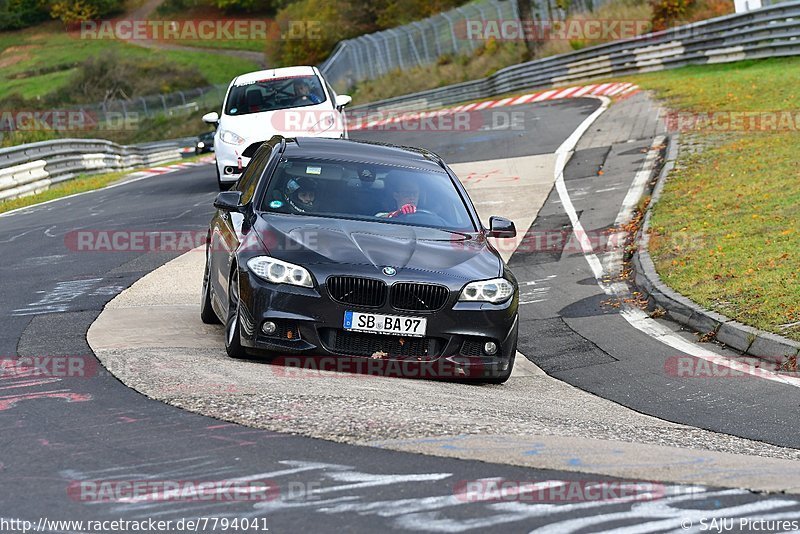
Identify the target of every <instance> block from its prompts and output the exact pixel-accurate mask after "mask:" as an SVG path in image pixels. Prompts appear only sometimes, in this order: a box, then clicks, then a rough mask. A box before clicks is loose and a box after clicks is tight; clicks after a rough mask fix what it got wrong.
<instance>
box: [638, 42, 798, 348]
mask: <svg viewBox="0 0 800 534" xmlns="http://www.w3.org/2000/svg"><path fill="white" fill-rule="evenodd" d="M630 81H634V82H636V83H638V84H639V85H640V86H641V87H643V88H645V89H652V90H654V91H655V92H656V94H657V96H659V97H660V98H663V99H664V100H665V101H666V103H667V104H668V105H669V106H670V107H672V108H673V109H677V110H683V111H686V112H691V113H696V114H701V115H699V117H700V118H702V117H703V115H702V114H706V113H717V114H718V115H716V117H721V122H718V123H716V124H717V125H718V126H716V127H713V128H710V130H711V131H708V130H709V129H708V128H707V129H705V131H696V130H691V129H690V131H687V132H683V133H682V139H683V140H682V143H681V144H682V145H683V146H682V150H681V152H680V155H679V161H678V162H677V165H676V167H675V169H674V170H673V171H672V173H671V174H670V176H669V179H668V180H667V182H666V184H665V187H664V192H663V195H662V197H661V199H660V200H659V202H658V203H657V204H656V205H655V206H654V207H653V215H652V228H651V245H650V252H651V254H652V256H653V259H654V261H655V264H656V269H657V270H658V273H659V275H660V276H661V278H662V279H663V280H664V282H665V283H666V284H667V285H669V286H670V287H672V288H673V289H675V290H677V291H678V292H680V293H682V294H684V295H686V296H687V297H689V298H690V299H692V300H694V301H695V302H697V303H699V304H701V305H703V306H705V307H706V308H708V309H711V310H714V311H717V312H719V313H722V314H724V315H726V316H728V317H731V318H733V319H735V320H738V321H740V322H743V323H746V324H749V325H751V326H754V327H756V328H760V329H763V330H768V331H771V332H775V333H778V334H781V335H784V336H786V337H789V338H792V339H795V340H800V280H798V276H799V275H800V217H798V216H797V213H798V212H797V206H798V205H800V160H798V157H797V154H798V153H799V152H800V131H799V130H798V129H800V113H798V109H800V106H799V104H800V91H798V90H797V89H796V88H797V87H798V86H799V85H798V84H800V58H781V59H770V60H762V61H747V62H739V63H731V64H725V65H714V66H710V65H706V66H703V67H690V68H684V69H679V70H671V71H663V72H659V73H658V74H649V75H643V76H638V77H635V78H632V79H630ZM726 112H760V113H763V114H765V115H762V116H763V117H772V118H775V124H777V125H780V124H781V120H782V119H781V117H783V121H784V122H783V125H784V128H776V129H773V130H766V131H747V130H746V129H744V128H739V129H737V130H734V128H726V127H725V124H726V117H728V116H727V115H726V114H725V113H726ZM783 112H790V113H783ZM695 117H697V115H695ZM787 117H793V118H794V120H793V121H789V122H787V120H786V118H787ZM686 124H688V123H686Z"/></svg>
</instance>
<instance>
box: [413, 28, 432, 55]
mask: <svg viewBox="0 0 800 534" xmlns="http://www.w3.org/2000/svg"><path fill="white" fill-rule="evenodd" d="M412 24H413V25H414V27H415V28H417V30H419V36H420V41H422V53H423V54H425V61H426V62H427V61H430V60H431V54H430V52H429V51H428V39H427V38H426V37H425V28H424V27H423V26H422V24H420V23H419V22H412ZM409 35H410V34H409ZM409 38H410V37H409ZM416 50H417V49H416V48H414V51H415V52H416Z"/></svg>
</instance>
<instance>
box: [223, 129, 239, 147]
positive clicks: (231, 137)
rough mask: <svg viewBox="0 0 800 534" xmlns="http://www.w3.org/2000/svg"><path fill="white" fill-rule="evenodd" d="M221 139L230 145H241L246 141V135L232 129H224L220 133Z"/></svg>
mask: <svg viewBox="0 0 800 534" xmlns="http://www.w3.org/2000/svg"><path fill="white" fill-rule="evenodd" d="M219 139H220V141H222V142H223V143H228V144H229V145H241V144H243V143H244V137H241V136H238V135H236V134H235V133H233V132H232V131H230V130H222V131H221V132H220V133H219Z"/></svg>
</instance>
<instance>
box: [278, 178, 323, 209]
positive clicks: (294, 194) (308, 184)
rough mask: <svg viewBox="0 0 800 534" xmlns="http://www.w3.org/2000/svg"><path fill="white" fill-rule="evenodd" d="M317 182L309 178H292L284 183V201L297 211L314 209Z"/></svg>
mask: <svg viewBox="0 0 800 534" xmlns="http://www.w3.org/2000/svg"><path fill="white" fill-rule="evenodd" d="M316 198H317V182H316V181H314V180H313V179H311V178H305V177H300V178H294V179H292V180H289V183H287V184H286V201H287V202H288V203H289V205H290V206H291V207H292V208H293V209H294V210H295V211H297V212H299V213H308V212H314V211H316V206H315V205H314V201H315V200H316Z"/></svg>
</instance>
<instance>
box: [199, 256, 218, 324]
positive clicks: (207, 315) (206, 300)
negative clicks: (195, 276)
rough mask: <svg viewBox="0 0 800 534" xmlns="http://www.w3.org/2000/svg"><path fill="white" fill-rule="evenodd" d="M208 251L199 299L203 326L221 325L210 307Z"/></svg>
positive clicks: (209, 263)
mask: <svg viewBox="0 0 800 534" xmlns="http://www.w3.org/2000/svg"><path fill="white" fill-rule="evenodd" d="M209 254H210V249H208V248H207V249H206V268H205V269H204V273H203V295H202V297H201V299H200V320H201V321H203V322H204V323H205V324H222V321H220V320H219V317H217V312H215V311H214V307H213V306H211V271H210V269H211V262H210V261H209Z"/></svg>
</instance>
